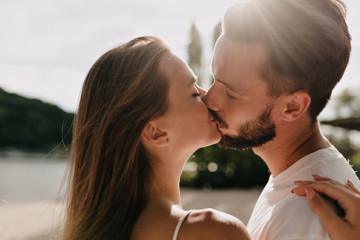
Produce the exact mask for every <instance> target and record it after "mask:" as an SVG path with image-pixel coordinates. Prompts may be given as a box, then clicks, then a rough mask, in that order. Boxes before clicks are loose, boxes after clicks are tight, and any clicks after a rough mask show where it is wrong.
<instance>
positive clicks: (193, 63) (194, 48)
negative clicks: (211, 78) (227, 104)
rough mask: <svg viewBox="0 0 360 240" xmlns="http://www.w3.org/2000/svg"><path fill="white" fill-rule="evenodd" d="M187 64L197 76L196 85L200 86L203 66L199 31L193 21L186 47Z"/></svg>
mask: <svg viewBox="0 0 360 240" xmlns="http://www.w3.org/2000/svg"><path fill="white" fill-rule="evenodd" d="M187 52H188V64H189V66H190V68H191V69H192V70H193V71H194V73H195V75H197V76H198V85H199V86H202V77H203V66H202V44H201V38H200V32H199V30H198V29H197V27H196V26H195V24H194V23H192V24H191V30H190V42H189V44H188V47H187Z"/></svg>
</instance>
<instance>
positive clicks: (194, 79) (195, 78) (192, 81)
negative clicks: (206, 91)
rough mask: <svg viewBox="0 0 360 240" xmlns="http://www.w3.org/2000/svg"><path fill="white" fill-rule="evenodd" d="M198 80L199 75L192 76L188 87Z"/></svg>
mask: <svg viewBox="0 0 360 240" xmlns="http://www.w3.org/2000/svg"><path fill="white" fill-rule="evenodd" d="M197 80H198V77H196V76H195V77H192V78H190V80H189V84H188V87H190V86H192V85H193V84H194V83H196V82H197Z"/></svg>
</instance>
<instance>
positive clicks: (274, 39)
mask: <svg viewBox="0 0 360 240" xmlns="http://www.w3.org/2000/svg"><path fill="white" fill-rule="evenodd" d="M344 18H345V5H344V4H343V3H342V2H341V1H340V0H252V1H249V2H246V3H241V4H238V5H235V6H233V7H231V8H230V9H229V10H228V11H227V12H226V14H225V16H224V19H223V33H222V35H221V36H220V38H219V39H218V41H217V43H216V46H215V49H214V56H213V61H212V72H213V75H214V84H213V85H212V87H211V88H210V89H209V91H208V93H207V94H206V95H205V96H204V101H205V103H206V104H207V106H208V108H209V109H210V110H211V111H212V112H213V114H214V117H215V119H216V120H217V122H218V129H219V131H220V132H221V133H222V135H223V137H222V140H221V142H220V143H219V145H220V146H223V147H226V148H236V149H242V148H246V147H251V148H252V149H253V151H254V152H255V153H256V154H257V155H259V156H260V157H261V158H262V159H263V160H264V161H265V163H266V164H267V166H268V168H269V170H270V172H271V176H270V178H269V181H268V183H267V185H266V186H265V188H264V190H263V192H262V194H261V195H260V197H259V199H258V201H257V203H256V206H255V209H254V211H253V214H252V216H251V218H250V220H249V223H248V230H249V232H250V235H251V236H252V238H253V239H266V240H268V239H286V240H289V239H328V238H329V236H328V235H327V233H326V232H325V230H324V229H323V227H322V226H321V223H320V221H319V218H318V217H317V216H316V215H315V214H314V213H313V212H312V210H311V208H310V207H309V205H308V203H307V201H306V198H301V197H297V196H295V195H293V194H292V193H291V189H293V188H294V187H295V185H294V183H293V182H294V181H296V180H306V179H308V180H312V174H318V175H321V176H324V177H331V178H333V179H335V180H337V181H339V182H343V183H344V182H346V180H350V181H351V182H353V183H354V185H355V187H356V188H357V189H360V181H359V180H358V178H357V177H356V175H355V173H354V171H353V169H352V168H351V166H350V165H349V164H348V162H347V161H346V160H345V159H344V157H343V156H342V155H341V154H340V153H339V152H338V151H337V150H336V149H335V148H334V147H333V146H332V145H331V144H330V143H329V142H328V141H327V140H326V139H325V138H324V137H323V136H322V134H321V132H320V129H319V124H318V122H317V116H318V115H319V113H320V112H321V111H322V110H323V108H324V107H325V105H326V104H327V102H328V100H329V98H330V95H331V92H332V90H333V88H334V86H335V85H336V84H337V83H338V81H339V80H340V79H341V77H342V75H343V73H344V71H345V68H346V66H347V63H348V60H349V55H350V49H351V45H350V35H349V32H348V28H347V25H346V22H345V20H344Z"/></svg>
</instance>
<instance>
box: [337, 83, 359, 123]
mask: <svg viewBox="0 0 360 240" xmlns="http://www.w3.org/2000/svg"><path fill="white" fill-rule="evenodd" d="M358 92H359V89H355V90H354V89H344V90H343V91H342V92H341V93H340V94H339V95H338V96H337V97H335V98H334V101H335V111H336V117H337V118H348V117H359V116H360V107H359V106H360V96H359V94H358Z"/></svg>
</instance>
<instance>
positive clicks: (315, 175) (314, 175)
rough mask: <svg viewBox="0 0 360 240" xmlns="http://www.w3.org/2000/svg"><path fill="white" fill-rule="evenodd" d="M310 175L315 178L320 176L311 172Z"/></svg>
mask: <svg viewBox="0 0 360 240" xmlns="http://www.w3.org/2000/svg"><path fill="white" fill-rule="evenodd" d="M311 176H313V178H314V179H316V178H321V176H320V175H317V174H312V175H311Z"/></svg>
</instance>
